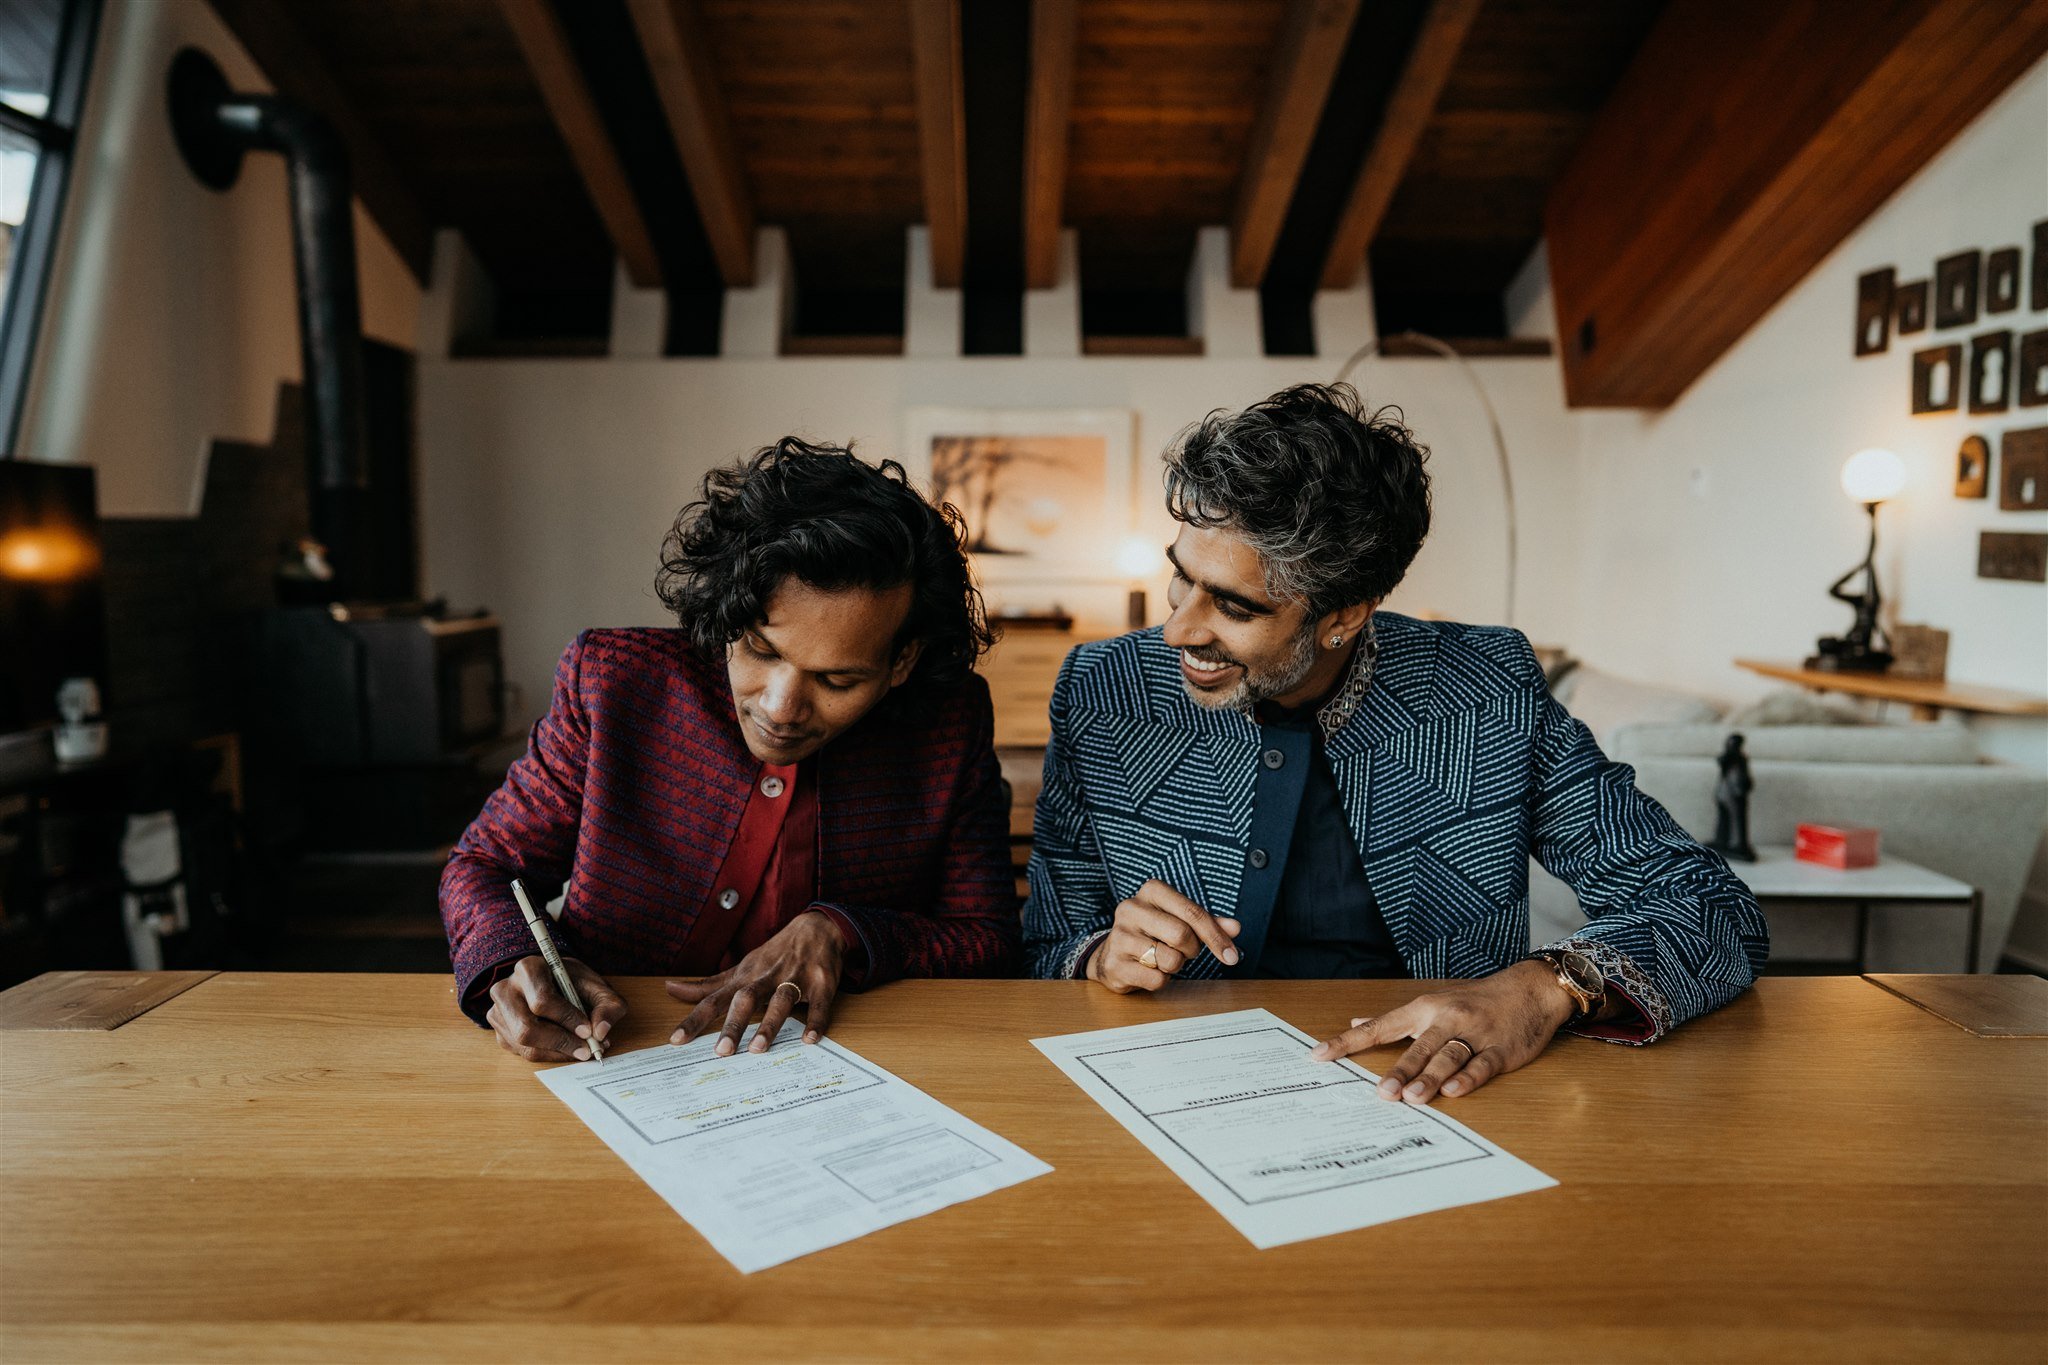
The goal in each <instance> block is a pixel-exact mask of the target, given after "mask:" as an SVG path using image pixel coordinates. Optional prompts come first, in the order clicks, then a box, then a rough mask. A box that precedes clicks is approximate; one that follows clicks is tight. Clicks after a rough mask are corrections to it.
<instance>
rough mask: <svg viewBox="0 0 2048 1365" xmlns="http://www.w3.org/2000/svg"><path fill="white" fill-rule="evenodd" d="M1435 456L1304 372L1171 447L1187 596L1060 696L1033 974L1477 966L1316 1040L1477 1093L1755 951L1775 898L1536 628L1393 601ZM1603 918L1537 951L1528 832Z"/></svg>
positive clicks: (1664, 1002)
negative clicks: (1544, 650)
mask: <svg viewBox="0 0 2048 1365" xmlns="http://www.w3.org/2000/svg"><path fill="white" fill-rule="evenodd" d="M1427 459H1428V452H1427V451H1426V450H1425V449H1424V448H1423V447H1422V446H1421V445H1420V444H1418V443H1417V442H1416V440H1415V438H1414V435H1413V433H1412V432H1410V431H1409V430H1408V428H1407V427H1406V426H1405V425H1403V423H1402V422H1401V421H1400V420H1399V419H1398V417H1397V416H1395V415H1392V414H1391V413H1390V411H1389V410H1381V411H1379V412H1369V411H1367V410H1366V409H1365V408H1364V407H1363V405H1361V404H1360V402H1359V400H1358V396H1357V394H1355V393H1354V392H1352V391H1351V389H1349V388H1348V387H1345V386H1343V385H1336V386H1329V387H1325V386H1322V385H1316V384H1304V385H1300V386H1298V387H1296V388H1292V389H1288V390H1286V391H1285V392H1282V393H1278V394H1275V395H1274V396H1273V397H1271V398H1269V399H1267V400H1266V401H1265V402H1263V403H1257V404H1254V405H1253V406H1251V407H1249V408H1246V409H1244V410H1242V411H1239V412H1224V411H1218V412H1212V413H1210V414H1209V416H1208V417H1206V418H1205V419H1203V420H1202V421H1200V422H1198V423H1196V424H1195V425H1194V426H1192V427H1190V428H1189V429H1188V430H1187V431H1185V432H1183V433H1182V434H1181V436H1180V438H1179V440H1178V441H1177V442H1176V443H1175V444H1174V446H1173V448H1172V449H1170V450H1169V451H1168V452H1167V457H1166V487H1167V507H1168V510H1169V511H1170V512H1171V513H1172V514H1173V516H1174V518H1175V519H1176V520H1177V521H1179V522H1180V524H1181V525H1180V533H1179V536H1178V538H1177V539H1176V540H1175V541H1174V543H1173V546H1172V547H1171V548H1170V549H1169V550H1168V552H1167V553H1168V555H1169V557H1170V558H1171V559H1172V561H1173V567H1174V578H1173V585H1172V587H1171V589H1170V590H1169V592H1168V600H1169V601H1170V602H1171V604H1172V607H1173V614H1172V616H1171V617H1170V618H1169V619H1168V621H1167V623H1166V625H1165V627H1164V628H1163V629H1157V630H1147V631H1140V632H1138V633H1136V634H1132V635H1126V636H1123V637H1121V638H1119V639H1115V640H1107V641H1103V642H1101V643H1099V644H1091V645H1083V646H1082V647H1081V648H1079V649H1077V650H1075V651H1074V653H1073V654H1072V655H1070V656H1069V657H1068V659H1067V662H1066V665H1065V667H1064V668H1063V669H1062V670H1061V672H1060V677H1059V681H1058V683H1057V684H1056V686H1055V688H1054V692H1053V699H1052V742H1051V743H1050V744H1049V745H1048V746H1047V749H1046V755H1045V783H1044V786H1043V787H1042V788H1041V789H1040V794H1039V799H1038V812H1037V819H1036V822H1035V826H1034V830H1033V848H1032V857H1031V869H1030V881H1031V896H1030V900H1029V901H1028V902H1027V903H1026V905H1025V908H1024V921H1025V939H1026V945H1027V950H1028V952H1029V953H1030V956H1031V961H1032V966H1033V969H1034V970H1035V972H1036V973H1037V974H1038V975H1040V976H1050V977H1085V978H1087V979H1089V980H1091V981H1097V982H1100V983H1101V984H1103V985H1104V986H1107V987H1108V988H1109V989H1110V990H1113V991H1117V992H1119V993H1122V992H1129V991H1156V990H1160V989H1162V988H1163V987H1165V986H1166V985H1167V984H1168V982H1170V981H1171V980H1173V979H1174V978H1175V977H1176V976H1179V977H1193V978H1202V977H1215V976H1225V975H1229V976H1242V975H1271V976H1293V977H1325V978H1328V977H1409V976H1412V977H1430V978H1443V977H1467V978H1473V979H1472V980H1470V981H1468V982H1463V983H1460V984H1459V985H1458V986H1455V987H1452V988H1448V989H1444V990H1440V991H1436V992H1432V993H1429V994H1425V995H1422V996H1419V997H1417V998H1416V999H1415V1000H1413V1001H1411V1002H1410V1003H1408V1004H1405V1005H1403V1006H1401V1007H1400V1008H1398V1009H1396V1010H1393V1011H1390V1012H1389V1013H1387V1014H1385V1015H1382V1016H1381V1017H1379V1018H1378V1019H1365V1018H1360V1019H1354V1020H1352V1021H1351V1022H1352V1027H1351V1029H1350V1030H1349V1031H1346V1032H1343V1033H1339V1034H1337V1035H1336V1036H1333V1037H1331V1038H1330V1039H1328V1040H1327V1041H1326V1042H1324V1043H1323V1044H1322V1045H1321V1046H1320V1047H1318V1048H1317V1049H1316V1050H1315V1052H1314V1056H1315V1057H1316V1058H1317V1059H1318V1060H1328V1059H1330V1058H1333V1057H1338V1056H1344V1055H1348V1054H1350V1053H1354V1052H1360V1051H1363V1050H1365V1049H1366V1048H1369V1047H1374V1046H1379V1045H1382V1044H1386V1043H1391V1042H1394V1041H1397V1040H1400V1039H1412V1040H1413V1043H1412V1045H1411V1046H1409V1047H1408V1048H1407V1050H1406V1051H1405V1053H1404V1054H1403V1055H1402V1057H1401V1058H1400V1060H1399V1061H1397V1062H1395V1063H1394V1064H1393V1065H1391V1066H1389V1067H1388V1068H1387V1069H1386V1071H1385V1073H1384V1077H1383V1079H1382V1080H1381V1082H1380V1086H1379V1093H1380V1095H1381V1096H1382V1097H1383V1098H1386V1099H1390V1100H1391V1099H1402V1100H1406V1101H1408V1102H1410V1103H1417V1104H1426V1103H1428V1102H1429V1101H1430V1100H1432V1099H1434V1098H1435V1097H1436V1096H1437V1095H1439V1094H1443V1095H1449V1096H1458V1095H1464V1094H1469V1093H1470V1092H1471V1091H1473V1090H1475V1089H1477V1088H1478V1087H1479V1086H1481V1085H1484V1084H1485V1083H1486V1082H1487V1081H1488V1080H1489V1079H1491V1078H1492V1077H1494V1076H1496V1075H1499V1074H1501V1073H1502V1072H1505V1071H1512V1070H1514V1069H1515V1068H1517V1067H1520V1066H1523V1065H1525V1064H1526V1063H1528V1062H1529V1061H1531V1060H1532V1059H1534V1058H1535V1057H1536V1056H1538V1055H1539V1054H1540V1053H1541V1052H1542V1051H1543V1049H1544V1047H1545V1046H1547V1045H1548V1043H1549V1042H1550V1040H1551V1038H1552V1037H1553V1036H1554V1035H1555V1034H1556V1033H1557V1032H1558V1031H1559V1030H1560V1029H1563V1028H1570V1029H1572V1030H1573V1031H1575V1032H1579V1033H1583V1034H1587V1035H1589V1036H1593V1037H1598V1038H1605V1039H1608V1040H1611V1041H1616V1042H1627V1043H1646V1042H1650V1041H1653V1040H1655V1039H1656V1038H1659V1037H1661V1036H1662V1035H1663V1034H1664V1033H1665V1032H1667V1031H1668V1030H1669V1029H1670V1028H1672V1027H1673V1026H1674V1025H1675V1024H1678V1023H1682V1022H1684V1021H1685V1020H1687V1019H1690V1018H1692V1017H1694V1016H1696V1015H1699V1014H1702V1013H1705V1012H1706V1011H1708V1010H1711V1009H1714V1008H1717V1007H1718V1006H1720V1005H1722V1004H1725V1003H1726V1002H1727V1001H1729V1000H1730V999H1732V998H1734V996H1736V995H1737V994H1739V993H1740V992H1741V991H1742V990H1743V989H1744V988H1745V987H1747V986H1748V985H1749V984H1750V982H1751V980H1752V979H1753V977H1754V975H1755V973H1756V971H1757V969H1758V968H1759V967H1761V966H1762V964H1763V961H1764V958H1765V956H1766V954H1767V952H1768V949H1769V938H1768V935H1767V933H1766V930H1765V927H1764V921H1763V917H1762V915H1761V913H1760V912H1759V911H1758V909H1757V904H1756V900H1755V898H1754V897H1753V896H1752V895H1751V894H1750V893H1749V890H1748V889H1747V888H1746V887H1745V886H1744V885H1743V884H1742V883H1741V882H1740V881H1738V880H1737V879H1736V878H1735V876H1734V875H1733V874H1732V873H1731V872H1730V871H1729V870H1728V867H1727V865H1726V864H1725V863H1724V862H1722V861H1721V859H1720V858H1719V857H1718V856H1717V855H1715V854H1713V853H1711V852H1709V851H1708V850H1707V849H1705V848H1703V847H1701V846H1700V845H1699V843H1698V842H1697V841H1695V840H1694V839H1693V838H1692V837H1691V836H1689V835H1688V834H1686V832H1685V831H1684V830H1683V829H1681V828H1679V826H1678V825H1677V824H1676V822H1674V821H1673V820H1672V819H1671V817H1670V816H1669V815H1668V814H1666V813H1665V812H1664V810H1663V809H1662V808H1661V807H1660V806H1658V805H1657V803H1656V802H1654V801H1652V800H1650V798H1648V797H1647V796H1645V795H1643V794H1642V792H1640V791H1638V790H1637V789H1636V786H1635V775H1634V773H1633V772H1632V771H1631V770H1630V769H1628V768H1627V767H1625V766H1623V765H1621V764H1617V763H1611V762H1609V761H1608V760H1607V758H1606V757H1605V755H1603V754H1602V753H1601V752H1600V749H1599V747H1598V746H1597V745H1596V744H1595V743H1594V742H1593V738H1592V736H1591V735H1590V734H1589V733H1587V731H1586V728H1585V726H1583V725H1581V724H1579V722H1577V721H1575V720H1573V719H1572V718H1571V716H1570V715H1568V714H1566V712H1565V710H1564V708H1563V707H1561V706H1559V705H1558V704H1557V702H1555V701H1554V700H1552V698H1551V697H1550V695H1549V693H1548V691H1547V690H1546V688H1545V685H1544V677H1543V672H1542V670H1541V669H1540V668H1539V667H1538V666H1537V663H1536V659H1535V656H1534V654H1533V653H1532V652H1531V650H1530V648H1529V643H1528V641H1527V640H1525V639H1523V638H1522V636H1521V634H1520V633H1519V632H1517V631H1513V630H1509V629H1505V628H1502V627H1475V626H1462V625H1453V624H1450V623H1447V622H1426V621H1417V620H1410V619H1409V618H1407V617H1403V616H1397V615H1395V614H1393V613H1391V612H1387V611H1382V610H1381V609H1380V603H1381V602H1382V601H1383V600H1384V599H1385V598H1386V597H1387V595H1388V594H1389V593H1391V592H1392V591H1393V590H1394V588H1395V586H1396V585H1397V584H1399V583H1400V581H1401V579H1402V577H1403V575H1405V574H1406V573H1407V571H1408V566H1409V565H1410V564H1411V563H1412V562H1413V561H1414V559H1415V555H1416V552H1417V551H1419V550H1420V549H1421V548H1422V541H1423V537H1424V536H1425V535H1427V534H1428V532H1429V520H1430V489H1429V473H1428V470H1427V468H1426V462H1427ZM1532 855H1533V856H1534V857H1535V858H1536V859H1538V860H1539V861H1540V862H1541V863H1542V864H1543V865H1544V866H1545V867H1546V868H1548V869H1549V870H1550V871H1551V872H1552V873H1553V874H1555V875H1557V876H1559V877H1561V878H1562V879H1564V880H1565V881H1567V882H1569V883H1571V885H1572V887H1573V889H1574V890H1576V891H1577V893H1578V896H1579V901H1580V904H1581V905H1582V906H1584V907H1585V909H1586V910H1587V912H1588V913H1589V914H1590V915H1591V916H1592V920H1591V922H1590V923H1589V924H1588V925H1587V926H1586V927H1585V928H1584V929H1582V930H1580V931H1579V932H1578V933H1576V934H1574V935H1572V936H1571V937H1570V938H1568V939H1566V940H1564V941H1562V942H1559V943H1554V944H1550V945H1547V946H1545V947H1542V948H1539V949H1537V950H1536V951H1534V952H1531V950H1530V943H1529V896H1528V867H1529V859H1530V857H1531V856H1532Z"/></svg>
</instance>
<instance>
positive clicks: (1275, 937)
mask: <svg viewBox="0 0 2048 1365" xmlns="http://www.w3.org/2000/svg"><path fill="white" fill-rule="evenodd" d="M1265 723H1266V724H1267V725H1269V726H1279V727H1286V728H1290V729H1292V728H1302V729H1307V730H1309V731H1310V732H1311V736H1312V739H1313V748H1314V751H1315V757H1314V759H1313V760H1312V761H1311V762H1310V763H1309V765H1308V775H1307V777H1306V779H1305V781H1304V783H1303V786H1302V791H1301V807H1300V809H1299V810H1298V811H1297V812H1296V814H1295V817H1294V834H1293V837H1292V839H1291V840H1290V841H1289V842H1288V846H1287V870H1286V872H1285V873H1284V874H1283V875H1282V877H1281V880H1280V890H1279V894H1278V897H1277V898H1276V900H1275V901H1274V904H1273V922H1272V928H1271V929H1269V930H1268V931H1267V934H1266V948H1265V952H1264V953H1263V954H1262V955H1261V956H1260V958H1259V969H1258V970H1259V975H1260V976H1276V977H1305V978H1314V979H1330V978H1338V977H1367V976H1380V977H1405V976H1407V975H1408V965H1407V964H1406V963H1405V962H1403V961H1402V960H1401V951H1400V949H1399V948H1397V947H1395V946H1394V936H1393V935H1392V934H1391V933H1389V932H1388V930H1387V922H1386V920H1385V919H1383V918H1382V917H1381V915H1380V907H1379V902H1378V900H1377V899H1376V898H1375V897H1374V896H1373V893H1372V885H1371V883H1370V882H1368V881H1367V880H1366V877H1365V865H1364V863H1363V862H1361V861H1360V860H1359V857H1358V843H1357V840H1356V839H1354V838H1353V837H1352V833H1351V822H1350V820H1349V819H1347V818H1346V816H1345V814H1344V800H1343V797H1342V796H1341V795H1340V794H1339V793H1338V791H1337V778H1336V774H1334V773H1332V772H1331V771H1330V760H1329V759H1328V758H1327V757H1325V756H1324V754H1323V741H1322V731H1321V729H1320V728H1319V727H1318V726H1317V725H1316V721H1315V712H1314V708H1303V709H1301V710H1298V711H1294V712H1291V713H1285V714H1284V715H1282V716H1277V717H1276V718H1275V719H1272V720H1268V721H1266V722H1265Z"/></svg>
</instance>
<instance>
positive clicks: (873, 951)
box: [809, 901, 902, 991]
mask: <svg viewBox="0 0 2048 1365" xmlns="http://www.w3.org/2000/svg"><path fill="white" fill-rule="evenodd" d="M809 908H810V909H812V910H822V911H824V912H825V914H827V915H829V916H830V917H831V918H832V920H833V922H834V923H836V924H838V925H839V930H840V932H841V933H842V934H845V935H846V936H847V939H848V941H849V942H852V943H855V944H858V945H859V946H858V947H857V948H854V949H852V950H851V951H849V952H848V953H847V970H846V972H845V974H844V975H843V976H842V977H841V978H840V979H841V980H842V981H843V982H844V983H845V984H846V986H847V988H848V989H850V990H856V991H864V990H868V989H870V988H871V987H874V986H880V985H882V984H884V983H886V982H889V981H893V980H895V979H896V978H897V977H898V976H900V975H902V969H901V968H900V967H898V966H897V965H896V964H895V962H894V961H893V960H892V959H891V958H889V957H888V956H887V954H886V952H885V951H884V949H885V945H884V943H883V942H882V938H881V935H879V934H877V933H875V932H873V926H871V925H870V924H869V923H868V916H869V912H868V911H865V910H860V909H857V908H855V907H854V906H850V905H829V904H827V903H826V902H824V901H814V902H812V903H811V905H810V907H809ZM856 959H858V963H859V965H858V970H856V969H855V961H856Z"/></svg>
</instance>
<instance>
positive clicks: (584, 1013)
mask: <svg viewBox="0 0 2048 1365" xmlns="http://www.w3.org/2000/svg"><path fill="white" fill-rule="evenodd" d="M513 895H514V898H515V899H517V900H518V901H519V902H520V909H521V913H522V914H523V913H526V912H527V911H528V910H530V909H531V908H532V906H531V902H530V900H529V899H528V897H527V895H526V889H525V887H524V886H522V885H520V884H519V883H517V882H514V883H513ZM534 921H542V922H540V923H538V924H537V925H534ZM534 921H529V924H530V925H534V927H537V929H538V932H536V933H535V936H534V937H535V941H536V942H537V943H540V944H542V945H543V948H542V952H541V953H540V954H538V955H535V956H530V957H523V958H521V959H519V962H518V963H517V964H516V965H515V966H514V967H513V969H512V973H511V975H509V976H507V977H505V978H504V979H503V980H501V981H498V982H496V983H495V984H493V985H492V987H491V990H490V996H491V1008H490V1011H489V1013H488V1014H486V1015H485V1021H486V1022H487V1023H489V1024H490V1026H491V1028H492V1029H493V1030H494V1031H496V1033H497V1035H498V1041H499V1042H500V1043H502V1044H503V1045H504V1047H505V1049H506V1051H508V1052H511V1053H513V1054H515V1055H517V1056H519V1057H523V1058H525V1059H526V1060H527V1061H529V1062H572V1061H575V1062H580V1061H588V1060H590V1059H591V1058H592V1057H598V1058H602V1057H603V1055H604V1044H605V1040H606V1039H607V1038H609V1037H610V1036H611V1031H612V1029H613V1028H614V1027H615V1026H616V1025H617V1024H618V1023H619V1022H620V1021H621V1020H623V1019H624V1018H625V1017H626V1002H625V1001H624V1000H623V999H621V998H620V997H619V994H618V992H617V991H614V990H613V989H612V988H611V987H610V986H609V985H607V984H606V982H605V979H604V978H603V977H601V976H599V975H598V974H597V973H596V972H594V971H592V970H591V969H590V967H589V966H588V965H586V964H585V963H583V962H580V961H578V960H577V959H575V958H573V957H563V956H562V955H561V954H560V953H559V952H551V951H550V950H552V949H553V948H554V946H555V945H554V938H553V936H552V935H551V934H547V925H546V923H545V922H544V916H542V915H540V914H538V913H536V914H535V916H534ZM544 934H545V935H547V936H546V938H545V939H543V938H542V935H544ZM550 957H553V958H554V959H555V961H557V962H559V963H560V964H561V971H560V972H559V973H557V971H556V970H555V968H554V967H553V966H551V965H550V963H549V960H548V959H549V958H550ZM585 1005H587V1006H588V1009H587V1010H586V1009H585Z"/></svg>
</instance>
